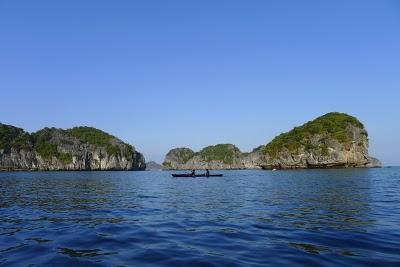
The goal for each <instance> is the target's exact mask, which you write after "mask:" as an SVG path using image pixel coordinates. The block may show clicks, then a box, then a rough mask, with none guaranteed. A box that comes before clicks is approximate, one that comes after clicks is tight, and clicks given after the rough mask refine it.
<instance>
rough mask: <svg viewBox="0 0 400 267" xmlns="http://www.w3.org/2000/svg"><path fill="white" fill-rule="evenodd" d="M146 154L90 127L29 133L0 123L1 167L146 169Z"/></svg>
mask: <svg viewBox="0 0 400 267" xmlns="http://www.w3.org/2000/svg"><path fill="white" fill-rule="evenodd" d="M145 166H146V165H145V161H144V157H143V155H142V154H141V153H139V152H137V151H136V150H135V149H134V148H133V147H132V146H130V145H128V144H125V143H124V142H122V141H121V140H119V139H118V138H116V137H114V136H111V135H109V134H107V133H105V132H102V131H100V130H97V129H95V128H90V127H76V128H72V129H68V130H62V129H55V128H44V129H42V130H40V131H38V132H35V133H32V134H29V133H27V132H25V131H24V130H22V129H20V128H16V127H13V126H9V125H4V124H0V169H2V170H144V169H145Z"/></svg>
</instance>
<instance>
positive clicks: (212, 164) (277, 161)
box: [163, 112, 381, 169]
mask: <svg viewBox="0 0 400 267" xmlns="http://www.w3.org/2000/svg"><path fill="white" fill-rule="evenodd" d="M368 145H369V143H368V133H367V130H366V129H365V127H364V125H363V124H362V123H361V122H360V121H359V120H358V119H356V118H355V117H353V116H350V115H347V114H344V113H338V112H331V113H328V114H325V115H323V116H321V117H318V118H316V119H315V120H313V121H310V122H307V123H305V124H303V125H301V126H299V127H295V128H294V129H293V130H291V131H289V132H286V133H282V134H281V135H279V136H277V137H275V138H274V139H273V140H272V141H271V142H269V143H268V144H266V145H261V146H259V147H257V148H255V149H254V150H253V151H252V152H250V153H242V152H241V151H240V150H239V149H238V148H237V147H236V146H234V145H232V144H219V145H215V146H208V147H206V148H204V149H202V150H201V151H199V152H194V151H192V150H191V149H189V148H175V149H172V150H170V151H169V152H168V154H167V155H166V157H165V160H164V162H163V166H164V167H165V168H167V169H207V168H208V169H261V168H262V169H304V168H334V167H342V168H348V167H380V166H381V163H380V162H379V160H377V159H375V158H372V157H370V156H369V154H368Z"/></svg>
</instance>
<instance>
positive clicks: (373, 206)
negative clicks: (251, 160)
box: [0, 167, 400, 266]
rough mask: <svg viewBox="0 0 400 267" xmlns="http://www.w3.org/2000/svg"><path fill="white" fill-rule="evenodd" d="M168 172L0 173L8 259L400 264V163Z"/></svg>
mask: <svg viewBox="0 0 400 267" xmlns="http://www.w3.org/2000/svg"><path fill="white" fill-rule="evenodd" d="M199 172H200V171H199ZM171 173H172V172H170V171H142V172H134V171H126V172H123V171H121V172H120V171H112V172H107V171H102V172H96V171H92V172H1V173H0V266H400V168H399V167H393V168H380V169H314V170H278V171H263V170H232V171H212V172H211V173H222V174H223V175H224V176H223V177H209V178H207V177H201V178H173V177H172V176H171Z"/></svg>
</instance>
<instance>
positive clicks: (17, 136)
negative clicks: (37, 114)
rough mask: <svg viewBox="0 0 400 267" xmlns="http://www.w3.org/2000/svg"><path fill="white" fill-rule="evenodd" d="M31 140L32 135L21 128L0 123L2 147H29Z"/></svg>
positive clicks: (0, 142) (0, 145)
mask: <svg viewBox="0 0 400 267" xmlns="http://www.w3.org/2000/svg"><path fill="white" fill-rule="evenodd" d="M31 141H32V140H31V136H30V135H29V134H28V133H26V132H24V130H22V129H21V128H17V127H14V126H11V125H6V124H1V123H0V149H4V150H6V151H9V150H10V149H11V148H14V149H16V150H17V151H19V150H21V149H29V147H30V144H31Z"/></svg>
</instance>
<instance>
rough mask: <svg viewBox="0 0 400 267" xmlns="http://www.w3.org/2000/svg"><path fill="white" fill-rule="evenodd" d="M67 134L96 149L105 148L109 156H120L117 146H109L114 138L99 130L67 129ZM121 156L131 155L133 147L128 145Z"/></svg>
mask: <svg viewBox="0 0 400 267" xmlns="http://www.w3.org/2000/svg"><path fill="white" fill-rule="evenodd" d="M67 133H69V134H71V135H72V136H74V137H76V138H78V139H80V140H82V141H84V142H87V143H89V144H91V145H94V146H96V147H105V149H106V152H107V154H109V155H115V156H116V155H120V153H121V151H120V149H119V148H118V146H115V145H113V144H111V141H112V139H114V138H115V137H114V136H112V135H110V134H108V133H106V132H103V131H101V130H99V129H96V128H93V127H87V126H81V127H74V128H72V129H69V130H67ZM123 154H124V156H126V157H129V156H130V155H132V154H133V147H132V146H130V145H129V146H128V147H127V148H125V149H124V152H123Z"/></svg>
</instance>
